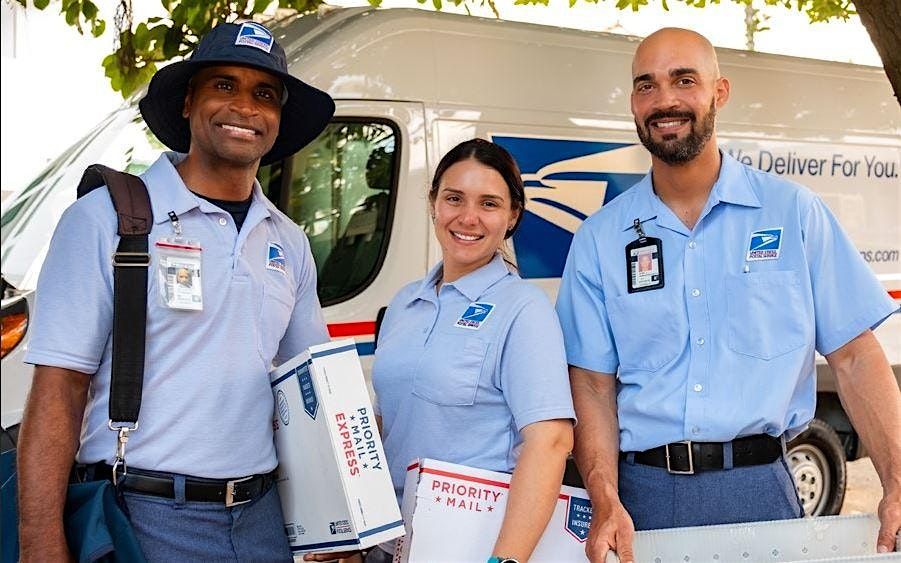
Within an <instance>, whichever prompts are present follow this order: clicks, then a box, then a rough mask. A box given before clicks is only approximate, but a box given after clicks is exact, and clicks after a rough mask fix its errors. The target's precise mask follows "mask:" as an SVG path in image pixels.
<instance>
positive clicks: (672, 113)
mask: <svg viewBox="0 0 901 563" xmlns="http://www.w3.org/2000/svg"><path fill="white" fill-rule="evenodd" d="M658 119H688V120H690V121H691V122H692V123H694V122H695V121H696V118H695V114H694V112H693V111H687V110H685V111H676V110H669V111H656V112H654V113H652V114H651V115H649V116H648V117H647V118H646V119H645V120H644V126H645V129H650V128H651V122H652V121H655V120H658Z"/></svg>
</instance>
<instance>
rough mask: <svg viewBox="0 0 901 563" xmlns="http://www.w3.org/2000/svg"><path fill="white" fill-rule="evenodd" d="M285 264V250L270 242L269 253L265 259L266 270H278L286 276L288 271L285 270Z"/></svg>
mask: <svg viewBox="0 0 901 563" xmlns="http://www.w3.org/2000/svg"><path fill="white" fill-rule="evenodd" d="M286 262H287V260H286V258H285V249H283V248H282V247H281V245H279V244H278V243H275V242H270V243H269V253H268V256H267V257H266V269H267V270H278V271H279V272H281V273H283V274H287V273H288V270H287V269H286V268H285V266H286Z"/></svg>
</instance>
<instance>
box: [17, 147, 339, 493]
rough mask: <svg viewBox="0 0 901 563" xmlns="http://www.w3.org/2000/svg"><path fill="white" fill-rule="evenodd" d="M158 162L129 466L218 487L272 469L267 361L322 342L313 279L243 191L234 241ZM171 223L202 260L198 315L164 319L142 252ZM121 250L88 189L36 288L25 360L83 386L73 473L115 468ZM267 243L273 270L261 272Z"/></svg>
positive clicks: (106, 205)
mask: <svg viewBox="0 0 901 563" xmlns="http://www.w3.org/2000/svg"><path fill="white" fill-rule="evenodd" d="M182 158H184V157H183V155H177V154H175V153H166V154H165V155H163V156H162V157H160V159H159V160H157V161H156V162H155V163H154V164H153V165H152V166H151V167H150V168H149V169H148V170H147V171H146V172H145V173H144V175H143V179H144V182H145V183H146V185H147V188H148V191H149V193H150V200H151V206H152V208H153V217H154V225H153V229H152V231H151V233H150V253H151V258H152V260H153V261H152V265H151V268H150V271H149V287H148V299H147V339H146V340H147V347H146V360H145V368H144V393H143V397H142V402H141V413H140V418H139V420H138V422H139V425H140V426H139V429H138V430H137V431H135V432H133V433H132V434H131V436H130V437H129V441H128V449H127V451H126V457H127V461H128V464H129V465H130V466H132V467H137V468H142V469H153V470H158V471H166V472H173V473H183V474H188V475H196V476H200V477H211V478H225V477H238V476H243V475H250V474H252V473H265V472H267V471H270V470H271V469H273V468H274V467H275V466H276V457H275V449H274V446H273V442H272V408H273V400H272V391H271V389H270V387H269V376H268V372H269V369H270V367H271V365H272V364H273V362H275V363H278V362H279V361H282V360H286V359H289V358H290V357H292V356H294V355H296V354H298V353H300V352H301V351H302V350H304V349H305V348H306V347H308V346H310V345H312V344H318V343H321V342H327V341H328V339H329V337H328V333H327V331H326V327H325V323H324V321H323V318H322V311H321V309H320V307H319V301H318V298H317V296H316V267H315V265H314V264H313V257H312V255H311V253H310V248H309V243H308V242H307V239H306V237H305V236H304V234H303V232H302V231H301V230H300V229H299V228H298V227H297V225H295V224H294V223H293V222H292V221H291V220H290V219H289V218H287V217H286V216H285V215H283V214H282V213H280V212H279V211H278V210H277V209H276V208H275V207H274V206H273V205H272V204H271V203H270V202H269V201H268V200H266V198H265V197H264V196H263V194H262V192H261V191H260V186H259V185H258V184H256V183H254V187H253V201H252V203H251V206H250V209H249V210H248V213H247V218H246V219H245V221H244V225H243V226H242V228H241V231H240V232H238V231H237V230H236V228H235V223H234V221H233V220H232V217H231V216H230V215H229V214H228V213H226V212H225V211H223V210H221V209H219V208H218V207H216V206H215V205H213V204H212V203H210V202H208V201H206V200H205V199H203V198H200V197H197V196H196V195H194V194H193V193H191V192H190V191H189V190H188V189H187V187H186V186H185V184H184V182H183V181H182V179H181V176H179V174H178V171H177V170H176V169H175V166H174V165H175V164H177V163H178V162H179V161H180V160H181V159H182ZM170 211H173V212H174V213H175V214H176V215H177V216H178V220H179V222H180V223H181V227H182V230H183V232H184V237H185V238H188V239H192V240H196V241H198V242H199V243H200V245H201V247H202V249H203V250H202V267H201V275H200V280H199V283H202V284H203V285H202V288H203V290H202V293H203V311H184V310H176V309H170V308H168V307H166V306H165V305H164V303H163V298H162V297H161V295H160V280H159V276H158V256H157V253H156V248H155V247H154V242H156V241H157V240H159V239H160V238H161V237H171V236H172V235H173V228H172V226H171V224H170V220H169V217H168V214H169V212H170ZM118 242H119V237H118V236H117V235H116V214H115V212H114V210H113V205H112V201H111V200H110V197H109V192H108V191H107V190H106V189H105V188H101V189H97V190H94V191H93V192H91V193H90V194H88V195H86V196H84V197H83V198H81V199H79V200H78V201H76V202H75V203H74V204H73V205H72V206H71V207H69V208H68V209H67V210H66V212H65V213H64V214H63V216H62V218H61V219H60V222H59V225H58V226H57V228H56V231H55V233H54V235H53V239H52V240H51V243H50V249H49V252H48V254H47V259H46V260H45V262H44V267H43V269H42V271H41V276H40V279H39V281H38V288H37V304H36V307H35V316H34V323H33V325H32V330H33V331H34V332H33V333H32V335H31V339H30V342H29V349H28V353H27V355H26V358H25V361H27V362H29V363H32V364H40V365H47V366H55V367H61V368H66V369H71V370H75V371H80V372H83V373H87V374H95V375H94V376H93V377H92V381H91V390H90V396H89V401H88V405H87V410H86V423H85V425H84V427H83V429H82V435H81V449H80V450H79V452H78V458H77V459H78V461H79V462H81V463H94V462H97V461H107V462H109V461H110V460H112V459H113V457H114V454H115V448H116V433H115V432H111V431H110V430H109V429H107V426H106V424H107V420H108V404H109V381H110V379H109V374H110V360H111V330H112V323H113V294H112V293H113V292H112V288H113V268H112V261H111V257H112V255H113V252H114V251H115V249H116V245H117V244H118ZM272 243H274V244H277V245H279V246H280V247H281V248H282V249H283V250H284V254H285V260H284V267H283V268H280V267H278V266H279V265H275V267H267V266H273V265H272V264H270V263H269V248H270V245H271V244H272Z"/></svg>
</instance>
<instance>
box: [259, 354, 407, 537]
mask: <svg viewBox="0 0 901 563" xmlns="http://www.w3.org/2000/svg"><path fill="white" fill-rule="evenodd" d="M269 381H270V385H271V386H272V394H273V395H274V397H275V416H274V419H273V428H274V429H275V447H276V451H277V452H278V460H279V470H278V480H277V483H278V490H279V495H280V496H281V501H282V510H283V512H284V517H285V532H286V533H287V535H288V540H289V542H290V544H291V550H292V552H294V553H295V554H299V553H307V552H331V551H347V550H351V549H360V548H365V547H370V546H373V545H376V544H378V543H380V542H383V541H388V540H392V539H394V538H396V537H398V536H401V535H403V533H404V527H403V523H402V522H401V519H400V510H399V509H398V506H397V498H396V497H395V494H394V487H393V486H392V484H391V477H390V475H389V474H388V464H387V463H386V462H385V452H384V450H383V449H382V441H381V438H380V437H379V434H378V430H377V427H376V421H375V416H374V415H373V412H372V403H371V402H370V400H369V393H368V391H367V388H366V383H365V381H364V379H363V371H362V369H361V368H360V360H359V358H358V357H357V351H356V347H355V345H354V342H353V340H340V341H335V342H329V343H326V344H320V345H317V346H312V347H310V348H309V349H308V350H306V351H305V352H303V353H302V354H300V355H298V356H296V357H295V358H293V359H292V360H290V361H288V362H286V363H284V364H282V365H281V366H280V367H279V368H278V369H276V370H274V371H272V372H271V373H270V374H269Z"/></svg>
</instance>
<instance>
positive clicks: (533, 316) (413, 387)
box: [372, 255, 575, 500]
mask: <svg viewBox="0 0 901 563" xmlns="http://www.w3.org/2000/svg"><path fill="white" fill-rule="evenodd" d="M441 275H442V267H441V264H438V265H437V266H436V267H435V268H434V269H432V271H431V272H430V273H429V275H428V276H426V278H425V279H423V280H422V281H418V282H414V283H412V284H410V285H407V286H406V287H404V288H403V289H402V290H401V291H400V292H398V294H397V295H396V296H395V297H394V299H393V300H392V301H391V304H390V305H389V306H388V310H387V312H386V314H385V318H384V321H383V323H382V326H381V330H380V332H379V339H378V347H377V348H376V354H375V363H374V364H373V368H372V382H373V386H374V388H375V392H376V395H377V397H378V407H377V410H378V412H379V414H380V415H381V417H382V438H383V440H384V445H385V455H386V457H387V458H388V464H389V467H390V471H391V478H392V480H393V481H394V487H395V490H396V491H397V497H398V500H400V498H401V496H402V495H403V486H404V479H405V478H406V472H407V465H408V464H409V463H410V461H412V460H414V459H417V458H424V457H427V458H432V459H438V460H442V461H449V462H451V463H460V464H463V465H468V466H471V467H479V468H482V469H489V470H492V471H512V470H513V467H514V466H515V465H516V459H517V456H518V452H519V446H520V445H521V442H522V436H521V435H520V431H521V430H522V429H523V427H525V426H527V425H529V424H532V423H534V422H538V421H542V420H551V419H558V418H569V419H574V418H575V412H574V411H573V406H572V397H571V396H570V390H569V378H568V376H567V369H566V358H565V354H564V350H563V337H562V335H561V334H560V325H559V322H558V320H557V316H556V315H555V314H554V309H553V307H552V306H551V304H550V302H549V301H548V299H547V296H546V295H545V294H544V292H542V291H541V290H540V289H538V288H537V287H535V286H533V285H531V284H529V283H528V282H525V281H523V280H522V279H520V277H519V276H518V275H516V274H515V273H512V272H510V271H509V270H508V269H507V266H506V264H505V263H504V261H503V259H502V258H501V256H500V255H497V256H495V258H494V259H493V260H492V261H491V262H489V263H488V264H487V265H485V266H483V267H482V268H480V269H478V270H476V271H474V272H472V273H470V274H468V275H466V276H463V277H462V278H460V279H458V280H456V281H454V282H450V283H444V284H442V285H441V289H440V291H438V292H437V293H436V291H435V285H436V283H437V282H438V281H439V280H440V279H441Z"/></svg>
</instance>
